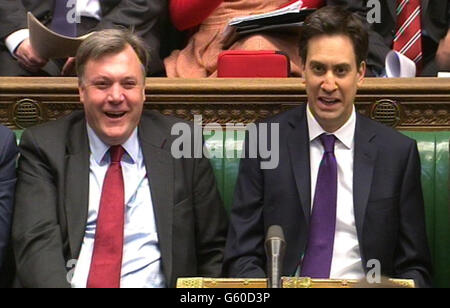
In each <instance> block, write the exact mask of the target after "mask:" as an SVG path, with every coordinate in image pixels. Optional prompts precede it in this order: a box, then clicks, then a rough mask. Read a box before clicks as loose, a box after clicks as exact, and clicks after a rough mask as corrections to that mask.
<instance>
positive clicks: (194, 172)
mask: <svg viewBox="0 0 450 308" xmlns="http://www.w3.org/2000/svg"><path fill="white" fill-rule="evenodd" d="M146 61H147V60H146V53H145V49H144V47H143V45H142V42H141V41H139V39H138V38H137V37H136V36H135V35H132V34H130V33H127V32H123V31H121V30H104V31H100V32H98V33H95V34H93V35H92V36H90V37H89V38H88V39H86V41H85V42H83V44H82V45H81V46H80V48H79V50H78V54H77V73H78V76H79V89H80V100H81V102H82V103H83V105H84V112H74V113H72V114H71V115H69V116H68V117H66V118H64V119H61V120H57V121H54V122H50V123H46V124H44V125H41V126H36V127H33V128H29V129H27V130H26V131H25V132H24V134H23V136H22V139H21V143H20V151H21V158H20V159H19V167H18V185H17V191H16V197H17V199H16V210H15V213H14V224H13V247H14V252H15V257H16V263H17V278H18V283H19V284H20V285H22V286H24V287H69V286H73V287H86V286H88V287H117V286H120V287H165V286H169V287H174V286H175V284H176V279H177V277H191V276H208V277H214V276H216V277H217V276H219V275H220V273H221V269H222V257H223V249H224V245H225V237H226V229H227V216H226V213H225V210H224V208H223V206H222V202H221V199H220V196H219V194H218V191H217V189H216V185H215V179H214V174H213V171H212V168H211V165H210V163H209V161H208V160H207V159H206V158H204V157H202V158H195V157H194V158H189V157H183V158H179V159H175V158H174V156H173V155H172V152H171V147H172V143H173V141H174V139H175V137H174V136H172V135H171V129H172V127H173V126H174V125H176V124H179V123H180V122H182V123H183V121H182V120H179V119H176V118H170V117H165V116H163V115H161V114H159V113H158V112H153V111H151V112H149V111H142V110H143V104H144V100H145V78H144V76H145V69H144V66H145V63H146ZM183 125H186V124H183ZM117 153H119V154H117ZM116 155H119V156H117V157H116ZM120 156H121V157H122V158H120ZM117 163H119V167H120V171H118V170H117V169H115V171H114V172H113V171H110V170H113V169H112V168H117ZM114 166H115V167H114ZM120 172H122V175H119V177H118V178H117V177H115V176H116V175H117V174H120ZM120 182H122V183H120ZM111 185H112V186H111ZM119 192H120V193H119ZM105 200H106V201H105ZM124 203H125V213H124V210H123V207H124ZM117 210H118V211H117ZM105 215H106V216H105ZM108 215H109V216H108ZM120 215H124V217H120ZM111 216H112V218H111ZM108 217H109V218H108ZM105 223H108V225H106V224H105ZM121 223H122V224H124V225H123V226H120V225H119V229H117V225H118V224H121ZM117 231H119V232H118V233H116V232H117ZM114 234H115V235H114ZM122 235H123V238H122ZM119 238H121V239H120V242H119V243H116V240H118V239H119ZM105 240H106V241H105ZM100 242H101V243H102V245H100ZM102 246H103V248H104V247H109V250H108V251H107V252H106V251H104V250H102ZM122 250H123V251H122ZM100 252H102V254H101V257H100ZM117 252H119V254H117ZM112 260H114V262H116V263H114V264H115V265H117V264H118V268H115V267H114V268H111V267H110V265H111V266H112V265H114V264H112V263H113V261H112ZM105 263H106V264H105ZM110 263H111V264H110ZM75 264H76V267H75V268H73V266H74V265H75ZM116 270H118V272H116ZM112 272H114V277H110V276H109V275H110V274H112Z"/></svg>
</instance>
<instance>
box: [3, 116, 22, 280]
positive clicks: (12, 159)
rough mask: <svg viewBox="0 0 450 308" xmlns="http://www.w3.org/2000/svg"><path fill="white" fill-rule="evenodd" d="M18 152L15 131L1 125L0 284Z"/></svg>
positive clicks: (12, 201)
mask: <svg viewBox="0 0 450 308" xmlns="http://www.w3.org/2000/svg"><path fill="white" fill-rule="evenodd" d="M17 154H18V150H17V145H16V138H15V136H14V133H13V132H11V131H10V130H9V129H7V128H6V127H4V126H1V125H0V276H1V277H0V286H1V285H2V284H3V283H4V281H3V280H4V278H5V277H4V273H5V272H6V269H5V268H4V267H3V265H4V262H5V259H6V247H7V246H8V244H9V238H10V227H11V218H12V212H13V204H14V188H15V185H16V159H17Z"/></svg>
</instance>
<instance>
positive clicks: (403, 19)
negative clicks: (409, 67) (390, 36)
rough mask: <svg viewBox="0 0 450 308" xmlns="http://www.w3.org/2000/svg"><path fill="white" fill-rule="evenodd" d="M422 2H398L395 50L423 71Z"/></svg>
mask: <svg viewBox="0 0 450 308" xmlns="http://www.w3.org/2000/svg"><path fill="white" fill-rule="evenodd" d="M421 12H422V9H421V6H420V0H397V33H396V34H395V38H394V46H393V48H394V50H396V51H398V52H399V53H401V54H403V55H405V56H407V57H408V58H410V59H411V60H412V61H414V62H415V63H416V67H417V72H420V70H421V69H422V63H423V62H422V60H423V59H422V25H421Z"/></svg>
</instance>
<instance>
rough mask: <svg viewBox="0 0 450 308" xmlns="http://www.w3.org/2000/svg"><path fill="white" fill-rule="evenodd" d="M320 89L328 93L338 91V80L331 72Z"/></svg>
mask: <svg viewBox="0 0 450 308" xmlns="http://www.w3.org/2000/svg"><path fill="white" fill-rule="evenodd" d="M320 88H321V89H322V90H323V91H325V92H327V93H331V92H334V91H336V90H337V89H338V85H337V84H336V79H335V77H334V76H333V74H332V73H331V72H330V73H327V75H326V76H325V79H324V80H323V82H322V84H321V86H320Z"/></svg>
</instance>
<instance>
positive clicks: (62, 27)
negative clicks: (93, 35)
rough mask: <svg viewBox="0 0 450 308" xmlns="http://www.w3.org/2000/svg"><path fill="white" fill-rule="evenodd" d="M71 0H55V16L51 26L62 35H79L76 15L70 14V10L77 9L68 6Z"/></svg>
mask: <svg viewBox="0 0 450 308" xmlns="http://www.w3.org/2000/svg"><path fill="white" fill-rule="evenodd" d="M68 1H69V0H55V6H54V9H53V18H52V23H51V26H50V28H51V29H52V30H53V31H55V32H57V33H59V34H62V35H65V36H71V37H75V36H77V23H76V21H75V16H70V18H69V16H68V15H69V11H70V10H75V7H71V6H68V3H67V2H68Z"/></svg>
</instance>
